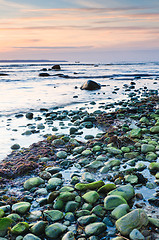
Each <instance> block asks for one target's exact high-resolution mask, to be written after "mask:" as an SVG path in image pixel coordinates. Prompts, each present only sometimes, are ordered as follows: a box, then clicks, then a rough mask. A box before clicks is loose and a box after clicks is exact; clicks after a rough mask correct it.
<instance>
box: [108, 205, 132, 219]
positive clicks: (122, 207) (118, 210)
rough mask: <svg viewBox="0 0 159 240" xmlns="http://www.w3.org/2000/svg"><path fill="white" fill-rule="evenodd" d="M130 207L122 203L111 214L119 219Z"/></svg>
mask: <svg viewBox="0 0 159 240" xmlns="http://www.w3.org/2000/svg"><path fill="white" fill-rule="evenodd" d="M129 209H130V208H129V205H127V204H121V205H119V206H118V207H116V208H115V209H114V210H113V211H112V212H111V215H112V217H114V218H115V219H119V218H121V217H123V216H124V215H126V214H127V213H128V211H129Z"/></svg>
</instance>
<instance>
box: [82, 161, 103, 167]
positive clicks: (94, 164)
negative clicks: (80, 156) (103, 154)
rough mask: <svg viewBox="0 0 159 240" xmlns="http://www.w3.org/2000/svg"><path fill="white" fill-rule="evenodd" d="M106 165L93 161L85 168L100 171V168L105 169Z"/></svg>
mask: <svg viewBox="0 0 159 240" xmlns="http://www.w3.org/2000/svg"><path fill="white" fill-rule="evenodd" d="M103 165H104V163H103V162H102V161H97V160H95V161H93V162H91V163H90V164H88V165H86V166H85V167H86V168H90V169H98V168H101V167H103Z"/></svg>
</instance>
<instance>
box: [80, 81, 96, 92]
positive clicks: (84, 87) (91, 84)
mask: <svg viewBox="0 0 159 240" xmlns="http://www.w3.org/2000/svg"><path fill="white" fill-rule="evenodd" d="M80 89H81V90H90V91H91V90H97V89H101V85H100V84H99V83H96V82H94V81H92V80H88V81H87V82H85V83H84V84H83V85H82V86H81V87H80Z"/></svg>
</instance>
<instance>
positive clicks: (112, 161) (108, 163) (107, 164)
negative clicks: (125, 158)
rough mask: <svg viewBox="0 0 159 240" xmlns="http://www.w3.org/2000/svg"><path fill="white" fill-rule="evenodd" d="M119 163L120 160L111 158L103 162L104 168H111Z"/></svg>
mask: <svg viewBox="0 0 159 240" xmlns="http://www.w3.org/2000/svg"><path fill="white" fill-rule="evenodd" d="M120 164H121V162H120V160H117V159H113V160H109V161H108V162H106V163H105V167H106V168H113V167H115V166H119V165H120Z"/></svg>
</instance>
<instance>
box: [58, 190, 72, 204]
mask: <svg viewBox="0 0 159 240" xmlns="http://www.w3.org/2000/svg"><path fill="white" fill-rule="evenodd" d="M75 196H76V195H75V194H74V193H71V192H61V193H60V195H59V196H58V198H57V199H58V200H62V201H64V202H68V201H72V200H74V199H75Z"/></svg>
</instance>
